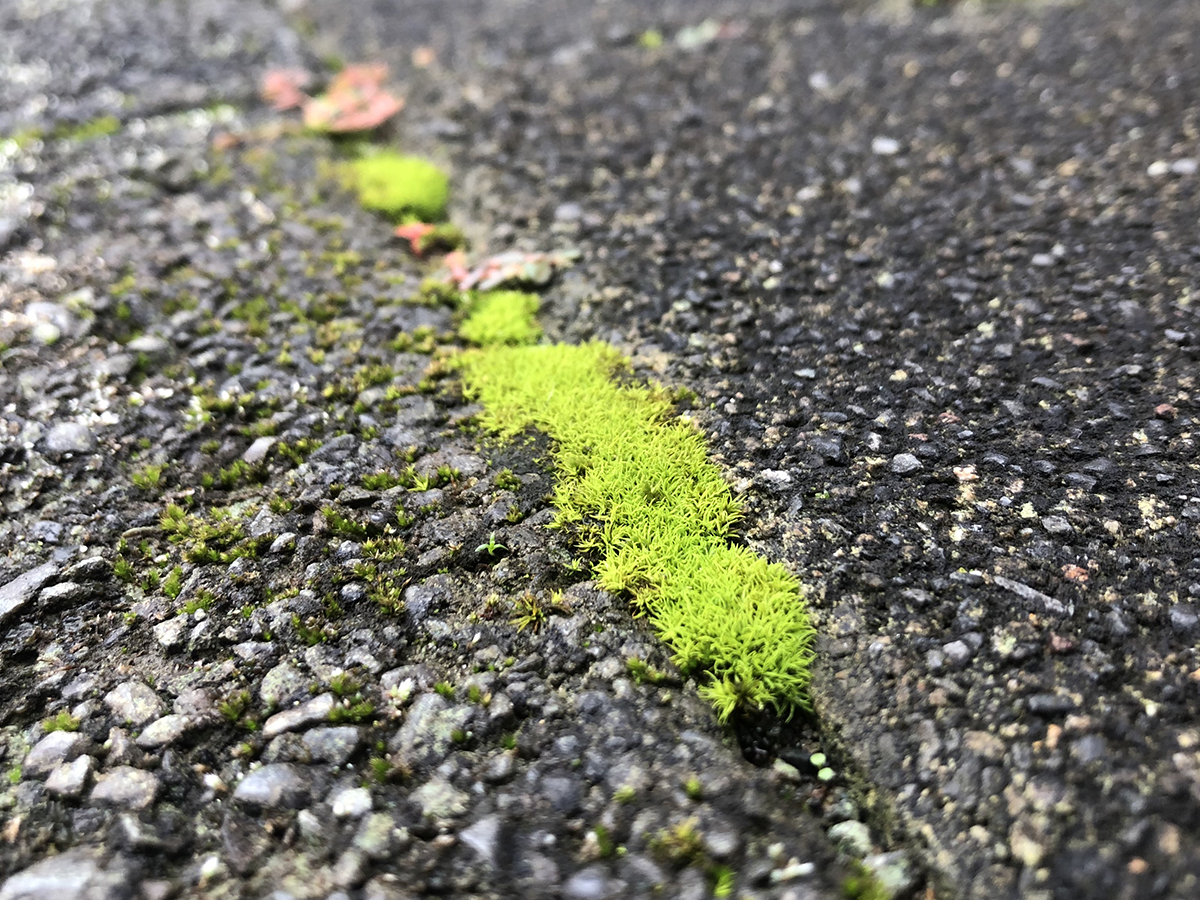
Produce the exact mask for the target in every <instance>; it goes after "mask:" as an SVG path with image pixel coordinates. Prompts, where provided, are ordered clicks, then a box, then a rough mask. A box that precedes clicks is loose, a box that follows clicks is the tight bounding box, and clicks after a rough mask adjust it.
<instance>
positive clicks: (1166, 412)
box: [1154, 403, 1179, 422]
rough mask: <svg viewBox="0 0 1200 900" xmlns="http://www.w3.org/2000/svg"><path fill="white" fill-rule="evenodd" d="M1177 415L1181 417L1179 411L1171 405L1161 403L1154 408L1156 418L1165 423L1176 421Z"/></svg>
mask: <svg viewBox="0 0 1200 900" xmlns="http://www.w3.org/2000/svg"><path fill="white" fill-rule="evenodd" d="M1177 415H1179V410H1177V409H1176V408H1175V407H1174V406H1172V405H1171V404H1170V403H1160V404H1158V406H1156V407H1154V417H1155V418H1156V419H1162V420H1163V421H1164V422H1173V421H1175V417H1176V416H1177Z"/></svg>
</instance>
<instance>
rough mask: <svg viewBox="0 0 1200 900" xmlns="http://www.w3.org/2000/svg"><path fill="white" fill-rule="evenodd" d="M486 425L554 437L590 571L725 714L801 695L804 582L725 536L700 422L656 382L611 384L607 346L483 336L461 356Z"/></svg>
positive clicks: (728, 503) (734, 514) (565, 503)
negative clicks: (683, 415) (504, 341)
mask: <svg viewBox="0 0 1200 900" xmlns="http://www.w3.org/2000/svg"><path fill="white" fill-rule="evenodd" d="M455 365H456V366H457V368H458V369H459V370H460V371H461V373H462V376H463V380H464V382H465V386H466V390H467V392H468V394H469V395H470V396H471V397H473V398H477V399H479V400H481V401H482V402H483V404H484V412H483V414H482V416H481V421H482V423H483V425H484V426H485V427H487V428H489V429H491V430H493V431H495V432H497V433H498V434H500V435H502V436H509V437H511V436H515V435H516V434H518V433H520V432H521V431H523V430H525V429H526V428H529V427H534V428H538V429H540V430H542V431H544V432H546V433H547V434H549V435H550V436H551V437H552V438H553V439H554V440H555V441H556V442H557V448H556V450H555V457H556V463H557V469H558V472H559V482H558V484H557V486H556V487H555V493H554V503H555V505H556V506H557V508H558V510H559V514H558V523H559V524H560V525H563V526H570V527H572V528H573V529H574V530H575V531H576V532H577V534H578V536H579V543H580V545H581V546H582V548H583V549H586V550H591V551H595V552H596V553H597V554H598V555H599V557H600V560H601V561H600V563H599V564H598V565H597V567H596V575H597V578H598V580H599V581H600V583H601V584H602V585H603V586H604V587H605V588H606V589H608V590H610V591H614V592H626V593H628V594H629V595H630V596H631V597H632V598H633V602H634V605H635V606H636V607H637V608H638V609H639V611H640V612H642V613H644V614H646V615H648V616H649V618H650V620H651V622H652V623H653V625H654V626H655V628H656V630H657V631H658V633H659V634H660V635H661V637H662V638H663V639H664V640H665V641H666V642H667V643H668V644H669V645H670V646H671V648H672V649H673V651H674V659H675V661H676V663H677V664H678V665H679V666H680V667H681V668H683V669H685V670H704V671H706V672H707V673H708V675H709V682H708V684H707V685H705V686H704V687H703V688H701V692H702V694H703V695H704V696H705V697H706V699H708V700H710V701H711V702H712V703H713V705H714V706H715V707H716V709H717V714H718V716H719V717H720V718H721V719H722V720H725V719H727V718H728V717H729V716H730V714H731V713H732V712H733V711H734V710H735V709H737V708H739V707H740V708H743V709H756V708H761V707H763V706H771V707H773V708H774V709H776V710H777V711H780V712H783V713H788V712H790V711H791V710H792V709H794V708H795V707H797V706H804V705H806V689H807V686H808V682H809V666H810V663H811V661H812V641H813V637H814V631H813V628H812V625H811V623H810V621H809V617H808V612H807V609H806V606H805V602H804V598H803V594H802V592H801V589H800V585H799V583H798V582H797V581H796V579H795V578H794V577H793V576H792V575H791V574H790V573H788V572H787V570H786V569H784V568H783V567H782V566H780V565H777V564H772V563H768V562H767V561H766V560H764V559H761V558H760V557H757V556H755V555H754V554H753V553H752V552H750V551H749V550H747V549H746V548H744V547H736V546H731V545H730V544H729V539H730V537H731V533H732V529H733V527H734V525H735V524H736V523H737V521H738V519H739V518H740V517H741V508H740V506H739V504H738V502H737V501H736V500H735V499H734V498H733V496H732V495H731V494H730V492H729V488H728V486H727V485H726V484H725V481H724V479H723V478H722V477H721V473H720V471H719V470H718V469H717V467H716V466H714V465H712V464H711V463H710V462H709V461H708V458H707V453H706V448H705V444H704V440H703V437H702V436H701V434H700V432H699V431H698V430H697V429H696V428H695V427H694V426H693V425H692V424H691V423H689V422H687V421H684V420H681V419H679V418H677V417H674V416H673V414H672V409H671V403H670V400H669V399H668V397H667V396H666V394H665V393H664V392H663V391H661V390H658V389H655V388H649V387H639V386H627V385H621V384H618V383H616V382H615V381H614V380H613V379H612V375H613V374H615V373H616V372H618V371H619V370H622V369H624V368H625V366H626V361H625V360H624V359H623V358H622V357H621V356H620V354H618V353H617V352H616V351H615V350H614V349H613V348H612V347H610V346H608V345H607V344H603V343H590V344H585V345H583V346H567V345H539V346H526V347H512V346H495V345H494V346H488V347H486V348H484V349H481V350H474V351H469V352H466V353H464V354H462V355H461V356H459V357H458V358H457V360H456V362H455Z"/></svg>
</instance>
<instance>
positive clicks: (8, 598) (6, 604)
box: [0, 562, 59, 623]
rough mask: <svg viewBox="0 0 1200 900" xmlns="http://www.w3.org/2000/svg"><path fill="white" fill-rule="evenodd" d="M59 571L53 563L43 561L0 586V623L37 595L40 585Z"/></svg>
mask: <svg viewBox="0 0 1200 900" xmlns="http://www.w3.org/2000/svg"><path fill="white" fill-rule="evenodd" d="M58 571H59V566H58V565H56V564H55V563H52V562H48V563H43V564H42V565H40V566H37V567H35V568H33V569H30V570H29V571H28V572H25V573H24V574H22V575H18V576H17V577H16V578H14V579H12V580H11V581H9V582H7V583H6V584H4V585H2V586H0V623H3V622H4V621H5V620H6V619H8V618H9V617H10V616H12V615H13V614H14V613H17V612H19V611H20V610H21V608H22V607H24V606H25V605H26V604H27V603H29V601H30V600H32V599H33V598H34V597H36V596H37V594H38V591H40V590H41V589H42V586H43V585H45V584H46V583H47V582H49V581H50V580H51V579H53V578H54V577H55V576H56V575H57V574H58Z"/></svg>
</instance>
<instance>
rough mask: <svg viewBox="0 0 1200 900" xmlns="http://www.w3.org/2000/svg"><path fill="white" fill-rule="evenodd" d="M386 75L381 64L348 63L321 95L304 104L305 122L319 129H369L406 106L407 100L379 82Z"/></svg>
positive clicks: (345, 130) (335, 130)
mask: <svg viewBox="0 0 1200 900" xmlns="http://www.w3.org/2000/svg"><path fill="white" fill-rule="evenodd" d="M385 78H387V66H385V65H382V64H375V65H364V66H347V67H346V68H345V69H343V70H342V71H341V72H339V73H338V74H337V75H336V76H335V77H334V79H333V81H331V82H330V83H329V88H328V89H327V90H326V91H325V93H324V94H322V95H321V96H320V97H317V98H315V99H313V100H310V101H308V102H307V103H306V104H305V105H304V124H305V125H306V126H307V127H308V128H313V129H316V130H318V131H332V132H347V131H369V130H370V129H372V128H375V127H377V126H379V125H381V124H383V123H384V122H386V121H387V120H388V119H390V118H391V117H392V116H394V115H395V114H396V113H398V112H400V110H401V109H403V108H404V101H403V100H401V99H400V98H399V97H393V96H392V95H391V94H389V93H388V92H387V91H385V90H383V88H382V87H381V86H380V85H381V84H382V83H383V80H384V79H385Z"/></svg>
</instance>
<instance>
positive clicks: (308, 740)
mask: <svg viewBox="0 0 1200 900" xmlns="http://www.w3.org/2000/svg"><path fill="white" fill-rule="evenodd" d="M301 741H302V742H303V744H304V747H305V749H306V750H307V751H308V754H309V756H310V758H311V759H312V760H313V762H324V763H329V764H330V765H332V766H341V765H345V764H346V762H347V761H348V760H349V759H350V757H351V756H353V755H354V752H355V751H356V750H357V749H358V746H359V744H360V743H361V741H362V731H361V729H359V728H356V727H355V726H353V725H335V726H330V727H325V728H310V729H309V730H308V731H306V732H304V734H303V736H302V737H301Z"/></svg>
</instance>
